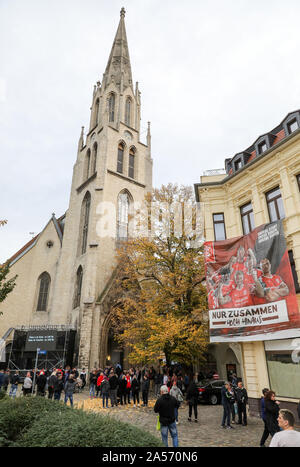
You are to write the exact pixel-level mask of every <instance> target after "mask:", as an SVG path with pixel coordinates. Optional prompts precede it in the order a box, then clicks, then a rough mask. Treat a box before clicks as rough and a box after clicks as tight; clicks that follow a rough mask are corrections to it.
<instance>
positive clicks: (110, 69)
mask: <svg viewBox="0 0 300 467" xmlns="http://www.w3.org/2000/svg"><path fill="white" fill-rule="evenodd" d="M120 16H121V18H120V22H119V26H118V29H117V32H116V36H115V39H114V43H113V46H112V49H111V52H110V56H109V59H108V63H107V66H106V70H105V73H104V80H103V81H104V83H103V84H104V87H105V88H107V86H108V85H109V84H110V83H112V82H114V83H115V84H116V85H117V86H118V87H119V88H121V83H122V80H123V88H124V89H125V88H127V87H128V86H131V87H132V74H131V65H130V58H129V50H128V43H127V36H126V29H125V21H124V18H125V9H124V8H122V9H121V12H120Z"/></svg>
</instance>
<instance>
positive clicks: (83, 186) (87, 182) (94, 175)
mask: <svg viewBox="0 0 300 467" xmlns="http://www.w3.org/2000/svg"><path fill="white" fill-rule="evenodd" d="M96 177H97V172H95V173H94V174H93V175H91V176H90V177H89V178H88V179H87V180H86V181H85V182H83V183H82V185H80V186H79V187H78V188H76V191H77V193H80V192H81V191H82V190H83V189H84V188H85V187H86V186H87V185H88V184H89V183H90V182H91V181H92V180H94V179H95V178H96Z"/></svg>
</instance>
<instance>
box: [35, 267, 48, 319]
mask: <svg viewBox="0 0 300 467" xmlns="http://www.w3.org/2000/svg"><path fill="white" fill-rule="evenodd" d="M50 282H51V278H50V276H49V274H48V273H47V272H43V274H41V275H40V277H39V296H38V302H37V308H36V311H47V304H48V297H49V289H50Z"/></svg>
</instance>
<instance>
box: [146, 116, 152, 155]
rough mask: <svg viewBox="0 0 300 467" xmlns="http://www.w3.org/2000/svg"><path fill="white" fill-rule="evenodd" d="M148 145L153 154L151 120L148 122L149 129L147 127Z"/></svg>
mask: <svg viewBox="0 0 300 467" xmlns="http://www.w3.org/2000/svg"><path fill="white" fill-rule="evenodd" d="M147 146H148V149H149V153H150V154H151V132H150V122H148V129H147Z"/></svg>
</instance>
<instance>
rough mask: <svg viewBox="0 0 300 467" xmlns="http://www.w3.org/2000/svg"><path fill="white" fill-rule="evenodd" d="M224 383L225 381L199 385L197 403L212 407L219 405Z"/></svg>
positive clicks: (220, 380) (213, 381) (219, 380)
mask: <svg viewBox="0 0 300 467" xmlns="http://www.w3.org/2000/svg"><path fill="white" fill-rule="evenodd" d="M224 383H225V381H224V380H222V379H218V380H211V381H206V382H202V383H199V385H198V391H199V393H198V402H205V403H206V404H212V405H216V404H221V399H222V397H221V389H222V386H224Z"/></svg>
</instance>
